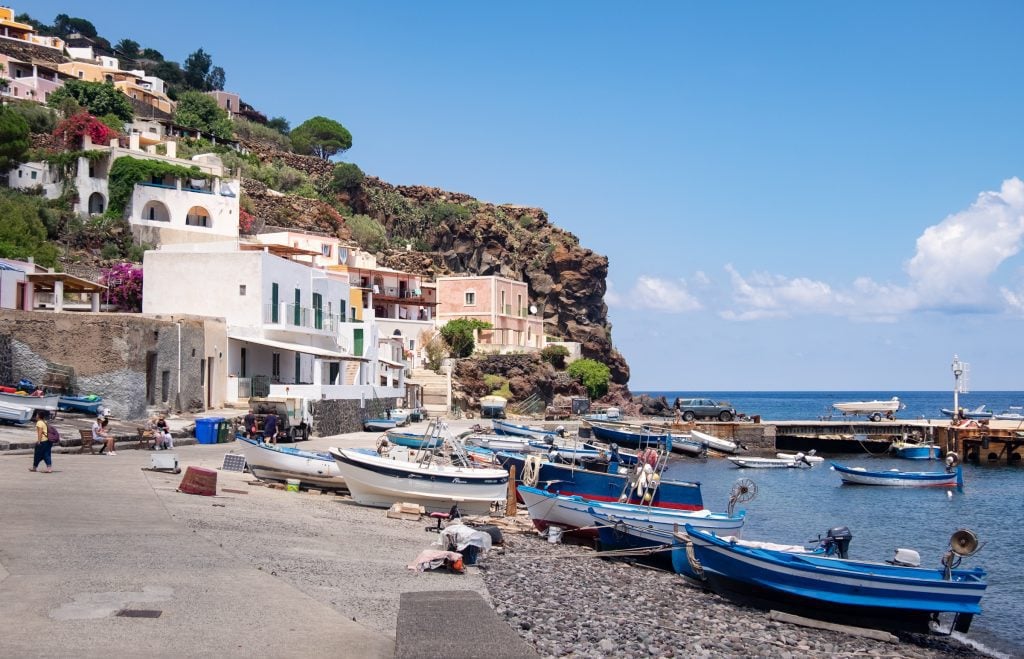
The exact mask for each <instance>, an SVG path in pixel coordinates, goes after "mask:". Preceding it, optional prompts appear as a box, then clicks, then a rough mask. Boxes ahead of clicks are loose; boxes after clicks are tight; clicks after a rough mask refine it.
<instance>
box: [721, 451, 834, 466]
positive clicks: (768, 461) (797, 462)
mask: <svg viewBox="0 0 1024 659" xmlns="http://www.w3.org/2000/svg"><path fill="white" fill-rule="evenodd" d="M727 459H728V460H729V462H731V463H733V465H735V466H737V467H739V468H741V469H810V468H811V467H812V466H814V463H812V462H810V461H809V460H807V459H806V457H805V456H804V455H803V454H801V453H797V454H796V455H795V456H794V457H793V458H752V457H742V458H741V457H737V456H735V455H730V456H729V457H728V458H727Z"/></svg>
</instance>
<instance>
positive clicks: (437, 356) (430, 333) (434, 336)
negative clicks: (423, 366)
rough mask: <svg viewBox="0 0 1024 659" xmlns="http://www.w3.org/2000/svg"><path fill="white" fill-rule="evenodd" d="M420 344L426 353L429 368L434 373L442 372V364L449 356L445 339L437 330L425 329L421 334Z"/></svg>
mask: <svg viewBox="0 0 1024 659" xmlns="http://www.w3.org/2000/svg"><path fill="white" fill-rule="evenodd" d="M419 342H420V345H421V346H423V351H424V353H426V357H427V368H429V369H430V370H432V371H438V370H440V369H441V362H442V361H444V358H445V357H447V356H448V350H447V349H446V348H445V343H444V339H442V338H441V335H440V334H438V333H437V330H434V329H425V330H423V331H422V332H420V336H419Z"/></svg>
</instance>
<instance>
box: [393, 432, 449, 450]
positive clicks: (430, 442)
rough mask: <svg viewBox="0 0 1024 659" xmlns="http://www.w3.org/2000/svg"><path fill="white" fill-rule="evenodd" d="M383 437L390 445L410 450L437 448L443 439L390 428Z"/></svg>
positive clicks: (427, 434)
mask: <svg viewBox="0 0 1024 659" xmlns="http://www.w3.org/2000/svg"><path fill="white" fill-rule="evenodd" d="M385 437H387V438H388V441H389V442H391V443H392V444H397V445H398V446H404V447H406V448H411V449H417V450H419V449H425V448H438V447H439V446H441V444H443V443H444V437H440V436H438V435H435V434H433V433H432V432H430V431H429V430H428V432H413V431H411V430H397V429H395V428H391V429H390V430H388V431H387V432H386V433H385Z"/></svg>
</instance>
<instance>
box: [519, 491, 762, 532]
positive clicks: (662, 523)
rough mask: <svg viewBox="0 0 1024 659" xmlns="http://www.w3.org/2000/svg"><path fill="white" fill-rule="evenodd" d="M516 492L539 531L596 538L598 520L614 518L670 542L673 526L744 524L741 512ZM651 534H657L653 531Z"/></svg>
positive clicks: (608, 522) (722, 527)
mask: <svg viewBox="0 0 1024 659" xmlns="http://www.w3.org/2000/svg"><path fill="white" fill-rule="evenodd" d="M517 491H518V493H519V495H520V496H521V497H522V499H523V502H524V503H525V504H526V509H527V511H528V512H529V514H530V520H531V521H532V522H533V525H534V526H535V527H537V529H539V530H541V531H543V530H545V529H546V528H547V527H548V526H550V525H552V524H554V525H556V526H560V527H562V528H565V529H570V530H576V532H577V533H578V534H580V535H586V536H589V537H596V536H597V531H598V529H597V527H598V522H601V523H603V524H606V525H612V526H614V525H615V523H616V522H617V521H622V522H624V523H626V524H628V525H630V526H636V527H637V528H640V529H642V530H648V531H650V530H653V531H655V532H659V531H660V532H661V533H662V534H664V535H665V537H666V538H667V539H668V541H669V542H670V543H671V540H672V531H673V529H674V528H675V527H677V526H680V527H681V525H682V524H685V523H691V524H695V525H696V526H698V527H699V528H710V529H717V530H736V529H739V528H740V527H742V526H743V513H741V514H740V515H735V516H732V517H730V516H728V515H722V514H720V513H712V512H711V511H709V510H694V511H690V510H671V509H666V508H656V507H651V506H641V505H636V504H623V503H608V502H602V501H596V500H592V499H585V498H583V497H579V496H562V495H558V494H554V493H553V492H546V491H544V490H541V489H538V488H535V487H529V486H527V485H520V486H519V487H518V488H517ZM579 529H582V531H579ZM651 537H652V538H657V537H658V536H657V535H656V534H652V536H651Z"/></svg>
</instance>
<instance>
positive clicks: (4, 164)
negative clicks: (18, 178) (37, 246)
mask: <svg viewBox="0 0 1024 659" xmlns="http://www.w3.org/2000/svg"><path fill="white" fill-rule="evenodd" d="M28 146H29V128H28V122H27V121H25V118H24V117H22V116H21V115H20V114H18V113H17V112H15V111H13V110H10V109H8V108H6V107H2V106H0V173H4V172H7V171H8V170H9V169H11V168H12V167H14V166H15V165H17V164H18V163H22V162H25V156H26V155H27V153H28ZM3 217H4V215H3V213H0V218H3ZM4 221H6V219H4ZM0 224H3V222H0Z"/></svg>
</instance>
